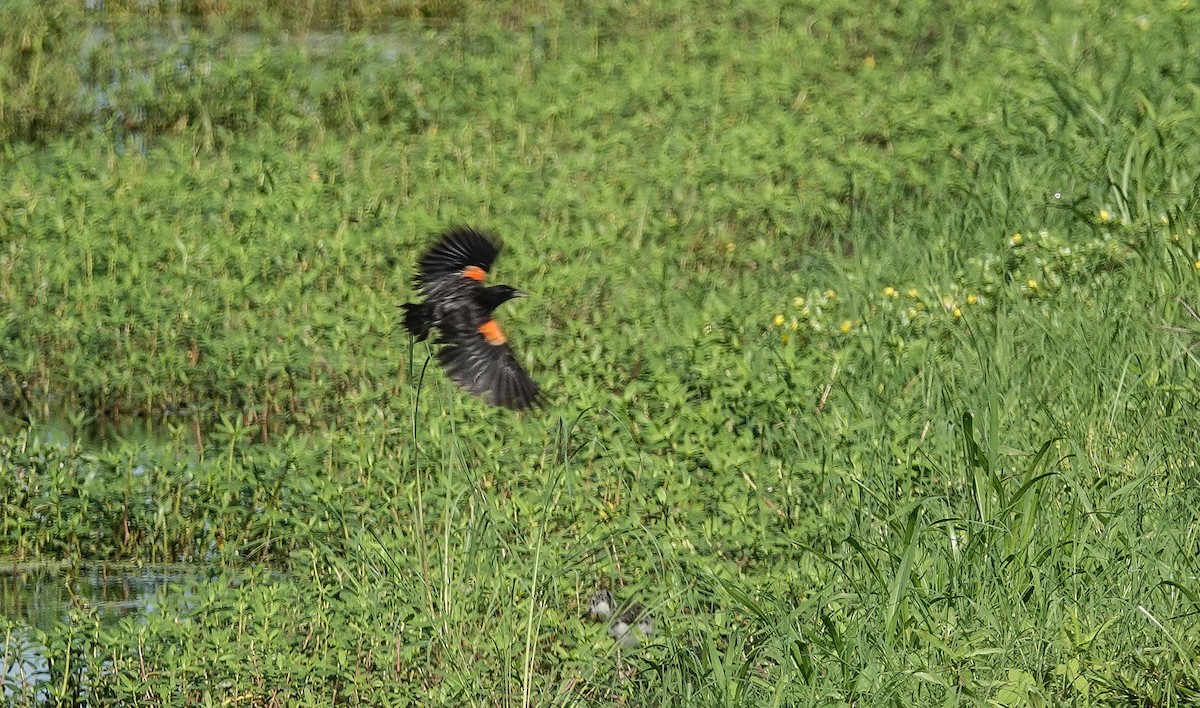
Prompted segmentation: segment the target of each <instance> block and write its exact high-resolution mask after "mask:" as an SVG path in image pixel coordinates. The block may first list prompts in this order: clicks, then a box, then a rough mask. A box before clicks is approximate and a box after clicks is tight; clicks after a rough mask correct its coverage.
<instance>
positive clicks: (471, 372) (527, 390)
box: [438, 312, 539, 410]
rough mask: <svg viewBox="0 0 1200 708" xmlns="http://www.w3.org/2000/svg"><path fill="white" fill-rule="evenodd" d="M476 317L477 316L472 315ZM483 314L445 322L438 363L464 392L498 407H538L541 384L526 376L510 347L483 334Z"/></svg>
mask: <svg viewBox="0 0 1200 708" xmlns="http://www.w3.org/2000/svg"><path fill="white" fill-rule="evenodd" d="M472 315H474V316H472ZM484 321H486V319H485V318H484V317H483V316H482V313H470V312H466V313H461V315H460V316H455V317H448V318H445V319H444V320H443V321H442V329H441V336H440V337H439V339H438V342H439V343H440V344H441V345H442V347H441V349H440V350H439V351H438V361H439V362H441V364H442V368H444V369H445V370H446V374H447V375H448V376H449V377H450V378H451V379H452V380H453V381H454V383H456V384H458V385H459V386H460V387H462V388H463V389H464V390H466V391H468V392H470V393H473V394H475V395H477V396H479V397H481V398H483V400H485V401H486V402H488V403H490V404H491V405H495V406H504V407H505V408H513V409H518V410H519V409H522V408H528V407H530V406H532V405H535V404H537V402H538V399H539V390H538V385H537V384H536V383H534V381H533V379H531V378H529V375H528V374H526V373H525V370H524V369H522V368H521V365H520V364H519V363H517V360H516V357H515V356H513V352H512V349H511V348H509V346H508V344H491V343H489V342H488V340H487V338H486V337H485V336H484V334H483V333H482V332H480V331H479V325H481V324H482V323H483V322H484Z"/></svg>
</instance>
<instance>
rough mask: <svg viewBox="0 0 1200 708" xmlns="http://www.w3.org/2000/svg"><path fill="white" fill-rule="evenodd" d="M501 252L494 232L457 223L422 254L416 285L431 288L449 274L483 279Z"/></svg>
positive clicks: (415, 279)
mask: <svg viewBox="0 0 1200 708" xmlns="http://www.w3.org/2000/svg"><path fill="white" fill-rule="evenodd" d="M499 254H500V242H499V240H498V239H497V238H496V236H495V235H494V234H491V233H487V232H485V231H477V230H475V229H472V228H470V227H467V226H456V227H454V228H452V229H450V230H449V231H447V232H446V233H444V234H442V235H441V237H440V238H438V240H437V242H436V243H434V244H433V246H431V247H430V248H429V250H428V251H426V252H425V255H423V256H421V260H420V262H419V263H418V264H417V274H416V277H414V278H413V284H414V285H416V286H417V288H419V289H421V290H423V291H428V288H429V286H430V285H431V284H433V283H436V282H437V281H439V280H441V279H443V278H446V277H447V276H454V277H461V278H470V279H471V280H474V281H476V282H480V281H482V280H483V278H484V276H486V275H487V272H488V270H489V269H490V268H491V267H492V263H494V262H495V260H496V256H498V255H499Z"/></svg>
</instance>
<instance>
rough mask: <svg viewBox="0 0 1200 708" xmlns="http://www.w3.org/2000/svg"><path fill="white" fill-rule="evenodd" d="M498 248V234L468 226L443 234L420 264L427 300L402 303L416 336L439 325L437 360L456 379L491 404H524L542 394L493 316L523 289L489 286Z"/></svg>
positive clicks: (419, 284)
mask: <svg viewBox="0 0 1200 708" xmlns="http://www.w3.org/2000/svg"><path fill="white" fill-rule="evenodd" d="M499 253H500V243H499V241H498V240H497V239H496V237H495V236H494V235H493V234H490V233H487V232H484V231H477V230H475V229H472V228H469V227H464V226H460V227H455V228H452V229H450V230H449V231H447V232H446V233H444V234H442V235H441V236H440V237H439V238H438V240H437V242H436V243H434V244H433V246H431V247H430V248H429V250H428V251H426V252H425V255H423V256H421V261H420V263H418V265H417V273H416V275H415V277H414V278H413V286H414V287H415V288H416V289H417V290H418V291H419V292H420V293H421V295H423V296H424V297H425V301H424V302H409V303H405V304H404V305H402V307H403V308H404V328H405V329H407V330H408V331H409V332H411V333H412V334H413V336H414V337H416V338H417V341H423V340H424V339H426V338H427V337H429V332H430V330H431V329H437V330H438V332H439V334H438V339H437V343H438V344H439V345H440V348H439V349H438V354H437V357H438V361H439V362H441V364H442V368H444V369H445V370H446V373H447V374H448V375H449V376H450V378H451V379H453V380H454V383H456V384H458V385H459V386H460V387H461V388H462V389H463V390H465V391H468V392H469V393H473V394H475V395H476V396H479V397H480V398H482V399H483V400H485V401H487V402H488V403H490V404H492V405H495V406H504V407H505V408H512V409H515V410H521V409H525V408H529V407H530V406H533V405H535V404H537V403H538V402H539V399H540V394H539V391H538V385H537V384H536V383H534V382H533V379H531V378H529V375H528V374H526V373H525V370H524V369H522V368H521V365H520V364H518V363H517V360H516V357H514V356H513V352H512V349H510V348H509V346H508V338H507V337H505V336H504V332H503V331H502V330H501V329H500V325H498V324H496V320H495V319H493V318H492V312H493V311H494V310H495V309H496V308H497V307H499V306H500V305H501V304H503V303H505V302H508V301H509V300H511V299H513V298H516V297H521V296H522V295H523V293H521V292H520V291H519V290H516V289H514V288H511V287H509V286H507V285H492V286H490V287H488V286H484V284H483V279H484V278H485V277H486V276H487V273H488V270H489V269H490V268H491V267H492V263H493V262H494V261H495V260H496V256H497V255H499Z"/></svg>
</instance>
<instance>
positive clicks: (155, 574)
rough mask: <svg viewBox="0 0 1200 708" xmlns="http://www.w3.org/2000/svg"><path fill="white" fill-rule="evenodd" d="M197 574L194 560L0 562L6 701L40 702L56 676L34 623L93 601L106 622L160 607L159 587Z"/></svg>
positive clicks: (57, 618)
mask: <svg viewBox="0 0 1200 708" xmlns="http://www.w3.org/2000/svg"><path fill="white" fill-rule="evenodd" d="M192 577H195V570H194V568H192V567H190V566H181V565H151V566H142V567H128V566H113V565H88V566H82V567H74V566H69V565H66V564H11V565H6V566H0V616H3V617H4V619H5V620H6V621H5V622H4V626H5V627H6V628H7V631H0V643H2V646H0V652H2V653H0V683H2V684H3V686H4V690H3V692H2V694H3V697H4V699H5V700H6V701H9V702H12V701H16V700H22V701H25V702H30V703H38V702H39V701H41V700H43V699H44V698H45V691H44V686H45V684H46V682H48V681H49V680H50V672H49V665H48V662H47V661H46V657H45V652H44V650H43V648H42V647H41V646H39V645H38V644H37V643H36V642H35V641H34V640H33V639H32V634H31V632H30V630H31V629H40V630H49V629H51V628H53V627H54V626H55V625H57V624H59V623H62V622H65V621H68V617H69V609H70V608H71V607H72V606H75V607H88V608H91V609H94V610H95V611H96V615H97V616H98V617H99V618H100V621H102V622H115V621H117V620H119V619H120V618H122V617H126V616H130V615H145V614H149V613H151V612H154V611H156V606H155V601H156V598H157V597H158V596H159V591H161V590H164V589H166V588H167V587H168V586H170V585H177V584H180V583H182V582H184V581H185V580H187V579H188V578H192Z"/></svg>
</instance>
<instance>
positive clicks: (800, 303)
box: [792, 297, 804, 307]
mask: <svg viewBox="0 0 1200 708" xmlns="http://www.w3.org/2000/svg"><path fill="white" fill-rule="evenodd" d="M792 304H793V305H795V306H796V307H804V298H802V297H798V298H796V299H795V300H792Z"/></svg>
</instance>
